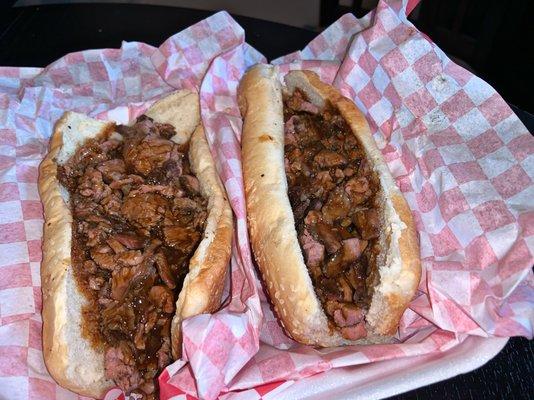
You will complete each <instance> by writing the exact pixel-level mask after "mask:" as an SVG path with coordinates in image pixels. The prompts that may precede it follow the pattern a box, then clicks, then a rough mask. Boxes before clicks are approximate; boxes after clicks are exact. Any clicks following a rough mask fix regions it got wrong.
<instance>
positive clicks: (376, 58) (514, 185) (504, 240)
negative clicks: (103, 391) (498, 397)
mask: <svg viewBox="0 0 534 400" xmlns="http://www.w3.org/2000/svg"><path fill="white" fill-rule="evenodd" d="M404 7H405V6H403V4H402V2H400V1H389V2H384V1H381V2H380V3H379V5H378V8H377V9H376V10H375V12H373V13H371V14H369V15H368V16H366V17H364V18H362V19H360V20H357V19H356V18H354V17H353V16H351V15H346V16H344V17H342V18H341V19H340V20H338V21H337V22H336V23H334V24H333V25H332V26H331V27H329V28H328V29H327V30H326V31H324V32H323V33H322V34H321V35H319V36H318V37H317V38H316V39H314V40H313V41H312V42H311V43H310V44H309V45H308V46H307V47H306V48H305V49H303V50H302V51H299V52H296V53H293V54H290V55H288V56H285V57H283V58H281V59H278V60H275V61H274V63H276V64H279V65H280V70H281V71H283V72H284V71H288V70H290V69H296V68H303V67H304V68H307V69H312V70H315V71H316V72H318V73H319V74H320V75H321V77H322V78H323V79H324V80H326V81H328V82H331V83H333V84H334V85H335V86H337V87H338V88H339V89H340V90H341V91H342V92H343V93H344V94H345V95H346V96H348V97H350V98H352V99H354V100H355V102H356V103H357V104H358V106H359V107H360V108H361V109H362V110H363V111H364V113H365V115H366V117H367V119H368V121H369V124H370V126H371V129H372V131H373V134H374V136H375V139H376V140H377V143H378V145H379V147H380V148H381V150H382V153H383V155H384V157H385V159H386V161H387V162H388V165H389V167H390V169H391V171H392V173H393V175H394V177H395V178H396V180H397V184H398V185H399V187H400V188H401V190H402V191H403V192H404V194H405V196H406V198H407V200H408V202H409V204H410V207H411V209H412V212H413V214H414V217H415V220H416V223H417V228H418V231H419V237H420V241H421V257H422V260H423V277H422V281H421V285H420V288H419V292H418V294H417V296H416V297H415V299H414V301H413V302H412V304H411V305H410V308H409V309H408V310H407V311H406V313H405V315H404V317H403V319H402V322H401V327H400V330H399V334H398V339H399V343H397V344H390V345H376V346H354V347H345V348H334V349H322V350H318V349H313V348H310V347H307V346H302V345H298V344H296V343H294V342H293V341H291V340H290V339H288V338H287V337H286V336H285V335H284V333H283V332H282V331H281V329H280V328H279V326H278V324H277V322H276V319H275V318H274V316H273V314H272V312H271V310H270V307H269V305H268V303H267V301H266V298H265V295H264V294H263V291H262V289H261V285H260V284H259V281H258V280H257V277H256V274H255V270H254V267H253V265H252V261H251V252H250V247H249V243H248V236H247V229H246V209H245V201H244V194H243V184H242V173H241V161H240V160H241V158H240V132H241V119H240V115H239V112H238V109H237V106H236V100H235V92H236V87H237V83H238V81H239V79H240V77H241V76H242V74H243V72H244V71H245V70H246V68H248V67H249V66H250V65H252V64H254V63H256V62H261V61H264V58H263V56H262V55H261V54H259V53H258V52H256V51H255V50H254V49H253V48H251V47H250V46H249V45H247V44H246V43H245V42H244V32H243V29H242V28H241V27H240V26H239V25H238V24H237V23H236V22H235V21H234V20H233V19H232V18H231V17H230V16H229V15H228V14H226V13H224V12H221V13H217V14H215V15H213V16H211V17H210V18H208V19H206V20H204V21H201V22H199V23H197V24H195V25H194V26H192V27H190V28H188V29H186V30H185V31H183V32H180V33H178V34H176V35H174V36H173V37H171V38H169V39H168V40H167V41H166V42H165V43H163V44H162V45H161V46H160V47H159V48H154V47H152V46H149V45H146V44H143V43H135V42H133V43H132V42H130V43H123V45H122V47H121V49H106V50H89V51H84V52H80V53H73V54H69V55H67V56H65V57H63V58H61V59H60V60H58V61H56V62H55V63H53V64H51V65H50V66H48V67H47V68H45V69H36V68H0V398H8V399H47V400H48V399H61V400H67V399H77V398H80V397H79V396H76V395H75V394H73V393H70V392H68V391H66V390H65V389H62V388H61V387H60V386H58V385H56V384H55V382H54V381H53V380H52V379H51V378H50V376H49V375H48V373H47V371H46V368H45V367H44V364H43V360H42V352H41V315H40V309H41V289H40V279H39V267H40V260H41V250H40V249H41V237H42V234H41V232H42V231H41V229H42V222H43V221H42V207H41V203H40V201H39V196H38V193H37V167H38V165H39V162H40V161H41V159H42V158H43V157H44V155H45V153H46V151H47V144H48V138H49V137H50V134H51V131H52V126H53V123H54V121H55V120H57V118H59V116H60V115H61V114H62V113H63V112H64V111H65V110H75V111H79V112H85V113H88V114H89V115H92V116H95V117H98V118H103V119H113V120H115V121H117V122H119V123H126V122H129V121H131V120H133V119H134V118H135V117H136V116H138V115H140V114H142V113H143V112H144V110H145V109H146V108H147V107H148V106H149V105H150V104H151V103H152V102H153V101H155V100H156V99H158V98H159V97H161V96H162V95H163V94H165V93H168V92H170V91H171V90H174V89H175V88H191V89H199V90H200V94H201V106H202V120H203V123H204V125H205V127H206V133H207V136H208V141H209V143H210V147H211V150H212V154H213V155H214V157H215V160H216V163H217V166H218V169H219V172H220V175H221V178H222V180H223V182H224V184H225V186H226V189H227V192H228V194H229V198H230V200H231V204H232V208H233V210H234V213H235V216H236V222H235V224H236V233H235V237H234V244H233V255H232V261H231V268H232V273H231V285H229V286H230V288H231V290H230V296H229V298H228V300H227V301H226V302H225V306H224V307H223V308H222V310H221V311H219V312H217V313H215V314H213V315H202V316H197V317H194V318H191V319H189V320H187V321H185V322H184V326H183V328H184V345H183V350H184V352H183V353H184V358H183V360H180V361H177V362H176V363H174V364H173V365H171V366H169V367H168V368H167V369H166V371H165V372H164V373H163V374H162V376H161V377H160V386H161V397H162V398H164V399H170V398H171V397H172V398H191V396H198V397H203V398H215V397H217V395H218V394H219V393H221V392H222V394H221V398H223V399H258V398H265V399H270V398H273V399H274V398H281V397H283V390H284V388H286V387H288V386H290V385H291V384H292V382H293V381H294V380H297V379H299V378H302V377H305V376H310V375H313V374H316V373H318V372H321V371H326V370H331V369H333V368H336V367H342V366H349V365H357V364H363V363H369V362H372V361H377V360H385V359H392V358H398V357H406V356H412V355H420V354H427V353H431V352H440V351H445V350H447V349H449V348H451V347H454V346H455V345H457V344H459V343H460V342H462V341H463V340H464V339H465V338H466V337H467V335H479V336H491V335H495V336H515V335H522V336H527V337H532V333H533V320H534V315H533V306H532V305H533V303H534V290H533V287H534V279H533V277H532V272H531V271H530V266H531V265H532V263H533V261H534V258H533V253H534V204H533V200H532V199H534V186H533V185H532V179H534V139H532V137H531V136H530V135H529V133H528V132H527V130H526V129H525V127H524V126H523V125H522V124H521V122H520V121H519V120H518V118H517V117H516V116H515V115H514V114H513V113H512V111H511V110H510V108H509V107H508V106H507V105H506V103H505V102H504V101H503V100H502V98H501V97H500V96H499V95H498V94H497V93H496V92H495V91H494V90H493V89H492V88H491V87H490V86H489V85H488V84H486V83H485V82H483V81H482V80H480V79H479V78H477V77H476V76H474V75H472V74H471V73H469V72H467V71H466V70H464V69H462V68H461V67H459V66H457V65H455V64H454V63H452V62H451V61H450V60H449V59H448V58H447V56H446V55H445V54H444V53H443V52H442V51H441V50H439V49H438V48H437V47H436V46H435V45H434V44H433V43H432V42H430V41H429V40H428V38H426V37H425V36H424V35H423V34H421V33H420V32H418V31H417V29H415V28H414V27H413V26H412V25H411V23H410V22H408V21H407V20H406V17H405V11H404V9H405V8H404ZM408 7H410V6H408ZM330 373H332V371H331V372H330ZM186 393H187V395H186ZM108 397H109V398H116V397H117V394H116V392H114V393H109V396H108Z"/></svg>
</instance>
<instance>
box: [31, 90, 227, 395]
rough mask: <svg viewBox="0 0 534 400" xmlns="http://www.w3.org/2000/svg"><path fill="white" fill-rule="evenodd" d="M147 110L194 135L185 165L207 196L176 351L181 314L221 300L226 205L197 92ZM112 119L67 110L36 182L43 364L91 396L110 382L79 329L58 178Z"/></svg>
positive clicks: (80, 299) (175, 325) (80, 301)
mask: <svg viewBox="0 0 534 400" xmlns="http://www.w3.org/2000/svg"><path fill="white" fill-rule="evenodd" d="M147 115H149V116H150V117H151V118H153V119H154V120H155V121H156V122H165V123H171V124H176V123H177V122H176V121H179V122H180V123H181V125H180V126H179V127H176V128H177V135H176V136H175V137H173V138H172V139H173V140H174V141H176V142H179V143H183V142H185V141H187V140H188V139H189V138H190V137H191V135H192V138H191V145H190V153H189V156H190V161H191V166H192V169H193V172H195V173H196V175H197V178H198V180H199V182H200V186H201V190H202V194H203V195H204V196H205V197H206V198H207V200H208V204H209V206H208V207H209V214H208V217H207V223H206V229H205V232H204V236H203V239H202V240H201V242H200V244H199V246H198V248H197V250H196V251H195V253H194V255H193V257H192V258H191V260H190V270H189V273H188V274H187V276H186V278H185V280H186V282H187V285H186V284H185V283H184V289H183V290H182V291H181V293H180V294H179V297H178V300H177V310H176V314H175V317H174V318H173V322H172V330H171V337H172V350H173V354H179V349H180V346H181V343H179V342H178V341H179V340H180V334H179V331H180V322H181V321H182V320H183V319H184V318H187V317H190V316H193V315H196V314H200V313H206V312H213V311H215V310H216V309H217V307H218V306H219V305H220V301H221V295H222V287H223V285H224V277H225V274H226V269H227V266H228V261H229V258H230V250H231V238H232V228H233V226H232V212H231V209H230V206H229V203H228V201H227V198H226V195H225V192H224V189H223V187H222V184H221V182H220V180H219V178H218V176H217V173H216V170H215V164H214V161H213V159H212V157H211V153H210V152H209V148H208V145H207V142H206V139H205V137H204V131H203V129H202V127H201V126H200V125H199V124H200V115H199V110H198V95H197V94H196V93H193V92H191V91H188V90H184V91H178V92H174V93H172V94H171V95H169V96H167V97H165V98H163V99H162V100H160V101H158V102H157V103H155V104H154V105H153V106H152V107H151V108H150V109H149V110H148V111H147ZM175 115H178V116H179V117H176V116H175ZM114 126H115V125H114V124H113V123H111V122H101V121H97V120H94V119H91V118H89V117H86V116H84V115H81V114H77V113H73V112H66V113H65V114H64V115H63V116H62V117H61V118H60V120H58V122H57V123H56V125H55V128H54V132H53V135H52V138H51V141H50V150H49V153H48V154H47V155H46V157H45V158H44V160H43V162H42V163H41V165H40V167H39V182H38V183H39V193H40V195H41V199H42V202H43V207H44V218H45V224H44V232H43V261H42V263H41V279H42V291H43V312H42V315H43V355H44V360H45V364H46V366H47V369H48V371H49V372H50V374H51V375H52V377H53V378H54V379H55V380H56V381H57V382H58V383H59V384H60V385H61V386H63V387H65V388H67V389H69V390H72V391H74V392H76V393H79V394H81V395H84V396H90V397H96V398H100V397H102V396H103V395H104V394H105V393H106V392H107V391H108V390H109V389H111V388H112V387H114V384H113V382H112V381H110V380H107V379H105V376H104V357H103V353H102V350H101V349H94V348H93V347H92V346H91V344H90V343H89V341H88V340H86V339H85V338H84V337H83V336H82V333H81V327H80V324H81V319H82V316H81V308H82V307H83V305H84V304H86V299H85V297H84V296H83V295H82V294H81V293H80V292H79V290H78V289H77V287H76V283H75V281H74V276H73V274H72V269H71V268H70V266H71V229H72V215H71V211H70V207H69V205H68V192H67V190H66V189H64V188H63V187H62V186H61V184H60V183H59V181H58V179H57V167H58V165H60V164H62V163H64V162H66V161H67V160H68V158H70V156H71V155H72V154H74V152H75V151H76V149H77V148H78V147H79V146H81V145H83V143H84V142H85V141H86V140H87V139H88V138H94V137H98V136H101V135H107V134H109V133H110V132H111V131H113V129H114ZM187 127H189V128H187ZM188 129H189V131H188ZM193 130H194V131H195V132H194V133H193ZM184 304H185V305H186V306H184ZM191 304H193V306H192V305H191Z"/></svg>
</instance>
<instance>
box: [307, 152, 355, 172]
mask: <svg viewBox="0 0 534 400" xmlns="http://www.w3.org/2000/svg"><path fill="white" fill-rule="evenodd" d="M313 161H315V162H316V163H317V165H318V166H319V167H320V168H332V167H342V166H344V165H345V164H347V159H346V158H345V157H344V156H343V155H342V154H340V153H336V152H335V151H330V150H321V151H320V152H319V153H317V154H316V155H315V157H314V158H313Z"/></svg>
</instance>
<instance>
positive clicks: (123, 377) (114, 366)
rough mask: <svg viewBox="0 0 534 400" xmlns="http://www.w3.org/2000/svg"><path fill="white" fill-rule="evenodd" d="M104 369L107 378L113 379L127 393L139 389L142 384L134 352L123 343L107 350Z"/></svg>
mask: <svg viewBox="0 0 534 400" xmlns="http://www.w3.org/2000/svg"><path fill="white" fill-rule="evenodd" d="M104 368H105V375H106V378H107V379H112V380H113V381H114V382H115V383H116V384H117V385H118V386H119V387H120V388H121V389H122V390H123V391H124V392H125V393H130V392H131V391H132V390H134V389H137V387H139V385H140V383H141V377H140V375H139V371H137V369H136V365H135V359H134V356H133V352H132V351H131V350H130V349H129V347H128V345H126V344H123V342H121V345H120V346H118V347H110V348H108V349H107V351H106V354H105V357H104Z"/></svg>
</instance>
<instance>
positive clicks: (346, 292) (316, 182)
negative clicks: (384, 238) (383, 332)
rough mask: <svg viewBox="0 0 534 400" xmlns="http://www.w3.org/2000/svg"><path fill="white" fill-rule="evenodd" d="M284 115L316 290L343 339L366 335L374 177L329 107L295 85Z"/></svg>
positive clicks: (372, 280)
mask: <svg viewBox="0 0 534 400" xmlns="http://www.w3.org/2000/svg"><path fill="white" fill-rule="evenodd" d="M284 121H285V123H284V132H285V146H284V153H285V154H284V156H285V159H284V165H285V171H286V177H287V183H288V197H289V200H290V204H291V208H292V210H293V216H294V218H295V226H296V229H297V234H298V238H299V243H300V246H301V249H302V252H303V255H304V259H305V262H306V266H307V267H308V270H309V273H310V277H311V279H312V282H313V284H314V287H315V291H316V293H317V296H318V297H319V299H320V300H321V302H322V304H323V307H324V309H325V312H326V313H327V315H328V316H329V317H330V318H331V322H332V323H333V324H334V325H335V326H337V327H338V329H339V331H340V332H341V334H342V335H343V337H345V338H347V339H352V340H356V339H359V338H361V337H365V335H366V330H365V320H364V319H365V312H366V310H367V307H368V306H369V299H370V296H369V293H370V289H369V288H372V287H373V286H374V285H376V284H377V283H378V281H379V274H378V272H377V271H376V265H375V264H376V263H375V261H374V260H375V256H374V255H373V254H374V252H376V249H377V248H378V245H377V243H376V241H377V238H378V236H379V233H380V220H379V212H378V209H379V207H380V204H378V202H377V199H376V197H377V196H376V195H377V192H378V186H377V185H378V179H376V177H375V172H374V171H373V170H372V169H371V168H370V166H369V163H368V162H367V161H366V159H365V157H366V155H365V151H364V149H363V148H362V146H361V144H360V142H359V140H358V138H357V137H356V136H355V135H354V134H353V133H352V131H351V130H350V127H349V125H348V124H347V122H346V121H345V119H344V118H343V116H342V115H341V114H340V113H339V111H338V110H337V109H335V108H334V107H333V106H332V105H330V104H326V105H325V107H324V109H322V110H319V109H318V108H317V107H316V106H314V105H313V104H311V103H310V102H308V100H307V97H306V95H305V94H304V93H302V92H301V91H299V90H295V91H294V93H293V94H292V95H291V96H287V97H285V98H284ZM368 286H369V288H368Z"/></svg>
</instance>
